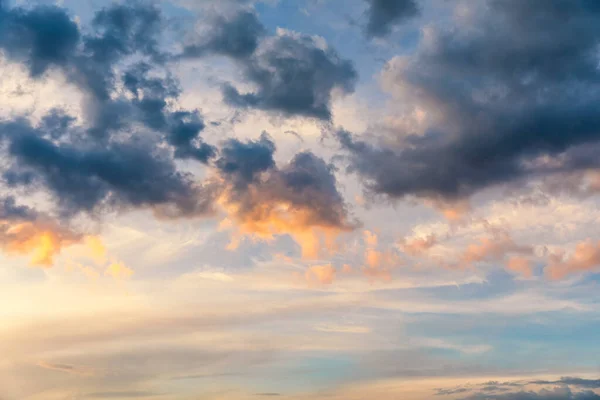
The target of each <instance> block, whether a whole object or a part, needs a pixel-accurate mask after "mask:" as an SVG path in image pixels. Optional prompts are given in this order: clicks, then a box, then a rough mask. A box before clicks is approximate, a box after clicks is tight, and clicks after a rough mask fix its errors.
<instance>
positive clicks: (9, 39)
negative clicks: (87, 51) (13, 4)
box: [0, 1, 81, 76]
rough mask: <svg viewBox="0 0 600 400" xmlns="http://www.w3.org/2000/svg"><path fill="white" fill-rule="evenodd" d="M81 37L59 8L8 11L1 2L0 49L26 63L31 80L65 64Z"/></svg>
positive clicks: (74, 25)
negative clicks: (53, 67)
mask: <svg viewBox="0 0 600 400" xmlns="http://www.w3.org/2000/svg"><path fill="white" fill-rule="evenodd" d="M80 36H81V35H80V32H79V28H78V27H77V25H76V24H75V22H74V21H72V20H71V19H70V18H69V16H68V15H67V14H66V13H65V12H64V10H62V9H60V8H58V7H52V6H48V7H38V8H34V9H33V10H25V9H21V8H14V9H10V8H8V7H7V5H6V3H5V2H4V1H3V2H0V48H1V49H3V50H4V52H5V54H6V55H7V56H8V57H10V58H12V59H15V60H18V61H21V62H23V63H25V64H26V65H27V67H28V68H29V71H30V73H31V75H33V76H39V75H41V74H43V73H44V72H45V71H46V70H47V69H48V68H49V67H50V66H53V65H61V66H64V65H66V64H68V63H69V62H70V61H71V59H72V57H73V54H74V52H75V50H76V48H77V45H78V43H79V40H80Z"/></svg>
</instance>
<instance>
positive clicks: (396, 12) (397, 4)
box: [366, 0, 419, 37]
mask: <svg viewBox="0 0 600 400" xmlns="http://www.w3.org/2000/svg"><path fill="white" fill-rule="evenodd" d="M366 1H367V3H368V9H367V17H368V22H367V26H366V33H367V36H369V37H381V36H386V35H388V34H389V33H390V32H391V30H392V28H393V26H394V25H397V24H400V23H402V22H403V21H405V20H407V19H409V18H411V17H414V16H416V15H417V14H418V13H419V7H418V5H417V3H416V2H415V0H366Z"/></svg>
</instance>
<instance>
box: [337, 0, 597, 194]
mask: <svg viewBox="0 0 600 400" xmlns="http://www.w3.org/2000/svg"><path fill="white" fill-rule="evenodd" d="M599 18H600V12H599V8H598V6H597V5H596V4H595V3H594V2H590V1H587V0H577V1H563V0H551V1H544V2H540V1H533V0H531V1H520V0H509V1H485V2H480V3H477V4H476V5H475V4H474V5H473V6H472V7H471V10H470V17H469V20H468V21H463V20H460V19H459V20H458V21H457V22H456V25H454V24H450V25H451V26H449V27H445V26H443V25H440V26H430V27H427V28H426V29H424V34H423V37H422V39H421V40H420V42H419V45H418V48H417V49H416V50H415V52H414V53H413V54H407V55H403V56H397V57H395V58H393V59H392V60H390V61H389V62H388V64H387V66H386V67H385V69H384V71H383V73H382V81H383V84H384V86H385V88H386V90H389V91H390V92H391V93H392V94H393V96H394V97H395V99H396V100H395V101H396V103H395V104H396V105H397V110H398V113H399V114H400V115H403V114H402V113H413V112H415V110H418V111H419V112H420V113H421V114H422V115H423V120H424V128H423V131H422V132H421V131H419V132H412V131H402V132H395V133H394V134H393V135H392V136H390V137H387V136H385V135H383V136H382V137H380V138H379V141H378V142H376V141H367V140H365V139H361V138H358V137H356V136H354V135H351V134H349V133H348V132H344V131H341V132H339V133H338V135H337V136H338V139H339V141H340V143H341V144H342V147H343V148H344V149H345V150H346V151H347V152H348V154H349V163H350V170H351V171H355V172H357V173H358V174H359V175H360V176H361V177H362V178H363V180H364V182H365V185H366V187H367V189H368V190H369V191H370V192H371V193H375V194H383V195H386V196H389V197H391V198H394V199H398V198H404V197H407V196H416V197H421V198H429V199H440V198H441V199H446V200H448V199H453V200H456V199H463V198H465V197H468V196H470V195H472V194H474V193H477V192H479V191H481V190H483V189H486V188H489V187H491V186H495V185H508V184H513V185H514V184H519V183H522V182H523V181H527V180H530V179H536V178H539V177H544V176H553V175H556V174H560V173H566V172H573V171H582V170H589V169H596V168H597V167H598V164H597V159H596V158H594V157H589V156H585V154H584V153H585V151H584V150H583V149H582V147H583V148H585V147H586V146H587V147H589V146H594V145H596V144H597V143H598V141H599V140H600V136H599V132H600V118H599V116H598V113H597V112H596V106H595V105H596V104H597V102H598V100H599V97H598V96H599V95H598V93H599V91H598V82H599V80H598V78H599V76H600V71H599V70H598V68H597V65H598V60H599V57H598V52H597V47H598V43H599V40H600V29H599V28H598V27H599V26H600V24H599V23H598V21H599ZM583 145H585V146H583Z"/></svg>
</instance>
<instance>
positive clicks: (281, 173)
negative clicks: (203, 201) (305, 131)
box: [216, 134, 352, 229]
mask: <svg viewBox="0 0 600 400" xmlns="http://www.w3.org/2000/svg"><path fill="white" fill-rule="evenodd" d="M274 151H275V144H274V143H273V142H272V140H271V139H270V138H269V137H268V135H267V134H263V135H262V136H261V138H260V139H259V140H257V141H247V142H242V141H239V140H237V139H231V140H229V141H228V142H226V143H225V144H224V146H223V148H222V150H221V153H222V155H221V157H220V158H219V159H218V160H217V161H216V166H217V168H218V169H219V171H220V174H221V176H223V177H225V179H224V182H225V184H226V185H227V188H225V189H224V190H225V191H226V192H227V193H228V196H229V198H230V200H231V201H233V202H235V203H237V205H238V208H237V213H238V217H239V218H241V219H245V218H246V217H252V218H260V214H261V213H260V212H259V211H260V210H261V208H264V207H267V206H275V205H276V204H278V203H285V204H289V205H291V208H292V210H294V211H302V210H303V211H306V212H307V216H305V220H304V221H303V223H305V224H306V225H315V226H327V227H336V228H342V229H351V228H352V223H350V222H349V220H348V218H349V214H348V210H347V208H346V204H345V202H344V199H343V198H342V196H341V194H340V193H339V191H338V189H337V181H336V179H335V175H334V174H333V172H334V170H333V167H332V166H331V165H329V164H327V163H326V162H325V161H324V160H322V159H321V158H319V157H317V156H315V155H314V154H313V153H311V152H301V153H298V154H297V155H296V156H295V157H294V158H293V159H292V160H291V161H290V162H289V163H288V164H286V165H284V166H282V167H278V166H277V165H276V164H275V162H274V159H273V153H274ZM263 217H265V218H266V217H268V216H267V215H264V216H263Z"/></svg>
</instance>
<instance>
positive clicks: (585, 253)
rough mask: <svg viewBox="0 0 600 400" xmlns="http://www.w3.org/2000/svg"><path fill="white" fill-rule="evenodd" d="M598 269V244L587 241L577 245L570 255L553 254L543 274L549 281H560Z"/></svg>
mask: <svg viewBox="0 0 600 400" xmlns="http://www.w3.org/2000/svg"><path fill="white" fill-rule="evenodd" d="M598 268H600V242H594V241H592V240H588V241H585V242H582V243H579V244H578V245H577V246H576V247H575V250H574V251H573V252H572V254H570V255H568V256H566V255H565V254H564V253H562V254H560V253H554V254H551V255H550V257H549V263H548V266H546V268H545V270H544V272H545V273H546V275H547V276H548V277H550V278H551V279H562V278H564V277H566V276H567V275H571V274H576V273H582V272H590V271H594V270H596V269H598Z"/></svg>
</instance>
